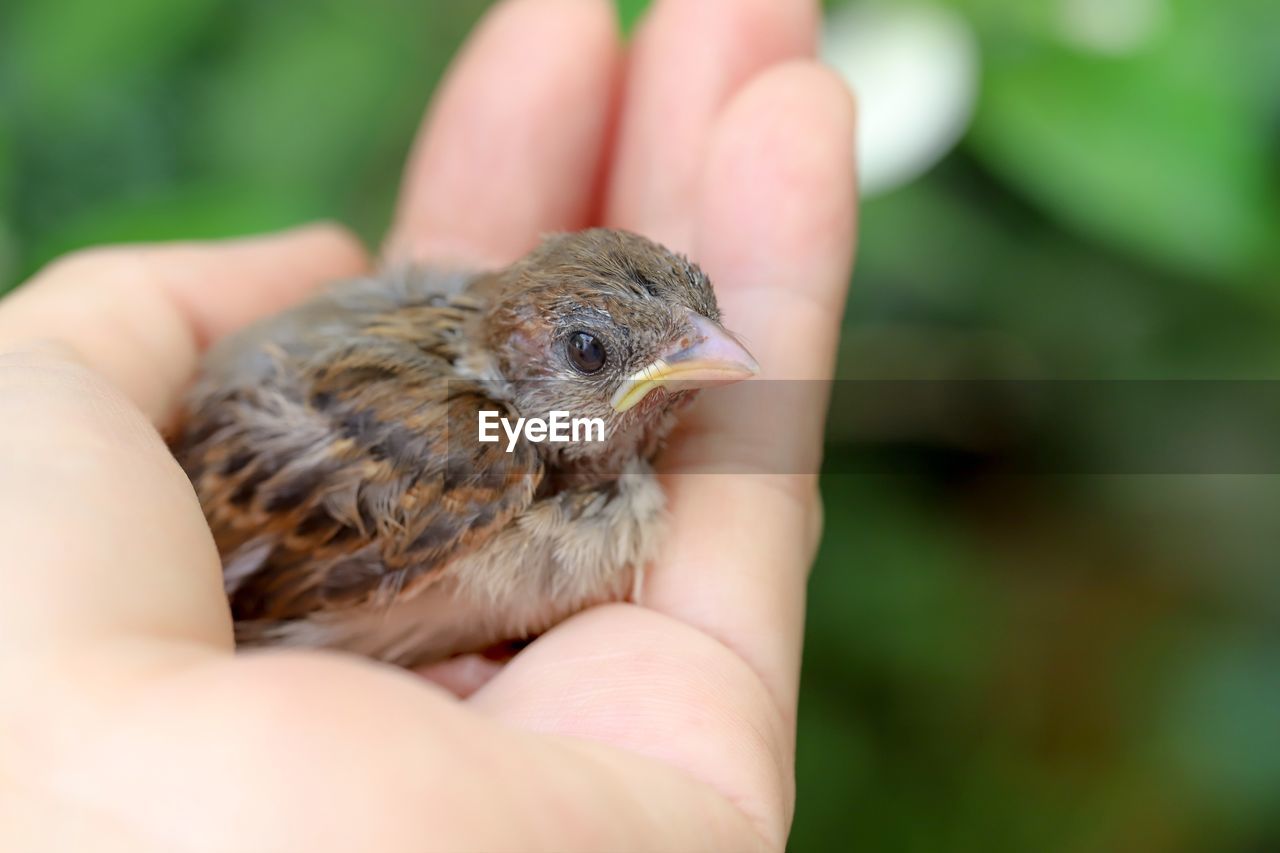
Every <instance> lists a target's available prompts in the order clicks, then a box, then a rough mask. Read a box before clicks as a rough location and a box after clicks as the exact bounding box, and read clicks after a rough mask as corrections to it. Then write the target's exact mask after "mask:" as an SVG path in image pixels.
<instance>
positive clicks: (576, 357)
mask: <svg viewBox="0 0 1280 853" xmlns="http://www.w3.org/2000/svg"><path fill="white" fill-rule="evenodd" d="M604 359H605V352H604V346H603V345H602V344H601V343H600V342H599V341H598V340H596V338H595V336H594V335H589V334H587V333H586V332H574V333H573V334H572V335H570V336H569V363H570V364H572V365H573V368H574V370H577V371H578V372H579V373H586V374H592V373H598V372H599V371H600V368H602V367H604Z"/></svg>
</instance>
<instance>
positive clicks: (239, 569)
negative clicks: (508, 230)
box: [170, 229, 758, 665]
mask: <svg viewBox="0 0 1280 853" xmlns="http://www.w3.org/2000/svg"><path fill="white" fill-rule="evenodd" d="M757 369H758V368H757V365H756V362H755V360H754V359H753V358H752V357H751V355H750V354H749V353H748V352H747V351H746V349H744V348H743V346H742V345H741V344H740V343H738V341H737V340H736V339H735V338H734V337H733V335H731V334H730V333H729V332H727V331H725V329H724V327H723V326H721V325H720V311H719V309H718V307H717V305H716V298H715V293H714V292H713V290H712V288H711V283H710V281H709V280H708V279H707V277H706V275H704V274H703V273H702V271H701V270H700V269H698V267H697V266H695V265H693V264H691V263H690V262H689V261H687V260H686V259H684V258H683V257H680V256H678V255H675V254H673V253H671V252H670V251H668V250H666V249H664V248H663V247H661V246H659V245H657V244H655V243H652V242H650V241H649V240H646V239H644V238H643V237H639V236H637V235H634V234H629V233H626V232H621V231H614V230H608V229H594V230H590V231H583V232H580V233H575V234H563V235H557V236H553V237H550V238H548V239H546V240H545V241H544V242H543V243H542V244H541V245H540V246H539V247H538V248H537V249H535V250H534V251H533V252H531V253H530V254H529V255H527V256H526V257H525V258H523V259H522V260H520V261H518V262H516V263H514V264H512V265H511V266H510V267H507V268H505V269H501V270H497V271H489V272H474V273H464V274H459V273H443V272H440V271H435V270H424V269H417V270H407V271H403V272H401V273H398V274H396V275H389V274H388V275H381V276H378V277H374V278H369V279H364V280H357V281H352V282H346V283H343V284H340V285H337V286H335V287H333V288H331V289H330V290H328V291H327V292H325V293H323V294H322V295H320V296H319V297H317V298H315V299H313V300H312V301H310V302H308V303H306V304H303V305H301V306H299V307H297V308H295V309H293V310H290V311H288V312H286V313H284V314H281V315H278V316H276V317H273V318H270V319H268V320H266V321H265V322H262V323H260V324H258V325H256V326H252V327H250V328H248V329H246V330H244V331H243V332H241V333H239V334H237V335H234V336H232V337H230V338H228V339H226V340H224V341H222V342H221V343H220V344H219V345H218V346H216V347H215V348H214V349H212V350H211V351H210V352H209V354H208V356H207V357H206V359H205V361H204V364H203V368H202V371H201V375H200V376H199V378H198V379H197V381H196V383H195V385H194V387H193V388H192V390H191V392H190V394H189V395H188V397H187V399H186V404H185V407H184V411H183V413H182V416H181V418H180V419H179V424H178V426H177V427H176V429H175V431H174V433H173V435H172V437H171V441H170V445H171V447H172V449H173V452H174V454H175V456H176V457H177V459H178V461H179V462H180V463H181V464H182V466H183V468H184V469H185V470H186V472H187V474H188V476H189V477H190V478H191V481H192V483H193V484H194V486H195V489H196V493H197V494H198V495H199V498H200V502H201V505H202V506H203V508H204V512H205V515H206V517H207V519H208V521H209V526H210V528H211V529H212V531H213V535H214V539H215V541H216V543H217V546H218V549H219V552H220V553H221V555H222V561H223V578H224V582H225V587H226V592H227V596H228V598H229V600H230V603H231V611H232V615H233V616H234V618H235V627H236V638H237V642H238V643H240V644H241V645H291V646H322V647H331V648H340V649H346V650H349V651H353V652H356V653H359V654H364V655H368V656H370V657H374V658H378V659H381V660H386V661H390V662H394V663H398V664H402V665H416V664H422V663H427V662H431V661H435V660H439V659H442V658H446V657H449V656H451V655H455V654H459V653H464V652H470V651H478V650H482V649H485V648H487V647H490V646H493V645H495V644H497V643H501V642H505V641H508V640H516V639H522V638H527V637H530V636H533V635H535V634H538V633H541V632H543V631H545V630H547V629H548V628H550V627H551V626H552V625H554V624H555V623H557V622H559V621H560V620H562V619H565V618H566V617H568V616H570V615H572V614H573V613H575V612H577V611H579V610H581V609H583V608H585V607H589V606H592V605H595V604H599V603H603V602H607V601H616V600H621V599H624V598H626V596H627V595H628V593H629V592H630V591H631V590H632V589H633V587H634V586H635V585H637V584H638V581H639V577H640V573H641V572H642V571H643V569H644V566H645V564H646V563H647V562H648V561H650V560H651V559H652V558H653V557H654V555H655V553H656V550H657V547H658V545H659V542H660V538H661V530H662V521H663V515H664V498H663V494H662V491H661V489H660V487H659V485H658V483H657V481H656V479H655V477H654V475H653V473H652V470H651V468H650V463H651V462H652V460H653V457H654V456H655V454H657V452H658V451H659V450H660V448H661V447H662V444H663V440H664V439H665V437H666V436H667V434H668V433H669V432H670V430H671V428H672V426H673V424H674V421H675V415H676V412H677V410H678V408H679V407H680V406H681V405H682V404H683V403H684V402H686V401H688V400H689V399H690V395H691V394H693V393H694V391H695V389H696V388H698V387H701V386H704V385H707V384H711V383H719V382H727V381H735V380H739V379H743V378H746V377H748V376H750V375H752V374H754V373H755V372H756V371H757ZM553 412H563V413H567V414H568V415H571V416H572V417H573V418H583V419H599V423H600V424H602V425H603V427H604V429H603V436H601V434H600V431H599V430H598V429H596V430H593V429H585V430H582V431H581V432H580V433H578V434H577V435H576V436H569V437H568V438H569V440H566V441H551V440H542V441H538V440H535V439H536V438H538V437H539V436H538V435H536V434H535V433H534V432H533V431H532V430H528V431H525V432H524V433H522V434H520V435H518V436H517V437H515V438H514V439H509V437H508V435H507V434H506V433H504V432H503V431H502V430H499V431H498V434H499V439H500V440H498V441H481V440H480V438H481V429H480V426H481V418H482V413H495V414H490V415H484V417H486V418H488V419H489V421H490V423H491V424H496V423H498V418H505V419H507V421H508V423H509V424H515V423H518V419H519V418H525V419H533V418H542V419H544V420H551V418H552V413H553ZM561 437H562V438H563V437H565V436H561ZM575 437H576V439H577V440H573V439H574V438H575ZM601 438H603V440H600V439H601Z"/></svg>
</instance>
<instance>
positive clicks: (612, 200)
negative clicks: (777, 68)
mask: <svg viewBox="0 0 1280 853" xmlns="http://www.w3.org/2000/svg"><path fill="white" fill-rule="evenodd" d="M818 20H819V17H818V7H817V4H816V3H814V2H812V0H700V1H699V2H696V3H690V2H683V0H663V1H662V2H659V3H657V4H656V5H655V6H654V7H653V8H652V10H651V11H650V13H649V14H648V15H647V16H646V17H645V19H644V20H643V21H642V22H641V25H640V28H639V30H638V32H637V33H636V37H635V41H634V47H633V49H632V56H631V68H630V70H629V72H628V79H627V89H626V93H625V98H624V100H625V104H626V111H625V115H624V117H623V121H622V126H621V128H620V131H619V134H618V146H617V152H616V154H615V158H614V159H615V163H616V166H615V169H614V175H613V178H612V181H611V184H610V187H609V199H608V206H607V219H608V220H609V221H610V222H611V223H613V224H615V225H617V226H619V227H624V228H629V229H631V230H635V231H640V232H642V233H645V234H649V235H650V236H653V237H655V238H656V239H658V240H660V241H662V242H664V243H666V244H668V245H670V246H673V247H674V248H678V249H682V250H687V249H688V248H689V247H690V244H691V242H692V230H693V224H692V218H693V212H692V208H693V207H694V204H695V201H696V194H697V187H698V184H699V183H700V178H701V174H702V170H703V167H704V157H705V153H706V146H707V143H708V141H709V136H710V133H711V130H712V128H713V127H714V126H715V123H716V120H717V116H718V115H719V114H720V112H721V110H722V109H723V108H724V105H725V104H726V103H727V102H729V101H730V100H731V99H732V98H733V97H734V95H735V93H736V92H738V91H740V89H741V88H742V87H743V86H744V85H746V83H747V81H749V80H751V79H753V78H754V77H755V76H756V75H758V74H760V73H761V72H762V71H763V70H764V69H768V68H770V67H771V66H773V65H775V64H776V63H779V62H786V61H788V60H791V59H794V58H796V57H804V56H812V55H813V53H814V51H815V45H816V40H817V27H818Z"/></svg>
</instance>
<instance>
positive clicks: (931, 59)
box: [822, 2, 978, 196]
mask: <svg viewBox="0 0 1280 853" xmlns="http://www.w3.org/2000/svg"><path fill="white" fill-rule="evenodd" d="M822 58H823V59H824V60H825V61H826V62H827V63H828V64H830V65H831V66H832V67H833V68H834V69H835V70H836V71H837V72H839V73H840V74H841V75H842V76H843V77H844V78H845V80H846V81H847V82H848V83H849V85H850V86H852V87H853V89H854V92H855V93H856V94H857V96H858V152H857V156H858V170H859V182H860V185H861V191H862V195H863V196H869V195H875V194H877V193H883V192H885V191H887V190H890V189H893V188H894V187H897V186H900V185H902V184H905V183H907V182H908V181H911V180H913V179H915V178H917V177H919V176H920V175H921V174H923V173H924V172H925V171H927V170H928V169H929V168H930V167H931V166H933V165H934V164H935V163H937V162H938V161H939V160H941V159H942V157H943V156H944V155H946V153H947V152H948V151H950V150H951V149H952V148H953V147H954V146H955V144H956V143H957V142H958V141H959V140H960V138H961V137H962V136H963V135H964V132H965V130H966V129H967V128H968V126H969V120H970V118H971V117H972V115H973V106H974V101H975V99H976V97H977V91H978V45H977V39H976V38H975V37H974V35H973V31H972V30H971V29H970V28H969V25H968V23H967V22H966V21H965V20H964V19H963V18H961V17H960V16H959V15H957V14H955V13H954V12H952V11H950V10H948V9H945V8H943V7H941V6H935V5H927V4H920V5H914V4H913V5H901V4H893V5H883V4H880V3H875V2H858V3H853V4H851V5H846V6H840V7H837V8H835V9H833V10H831V11H830V12H829V13H828V15H827V19H826V22H825V25H824V27H823V33H822Z"/></svg>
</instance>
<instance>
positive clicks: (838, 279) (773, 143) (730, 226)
mask: <svg viewBox="0 0 1280 853" xmlns="http://www.w3.org/2000/svg"><path fill="white" fill-rule="evenodd" d="M855 121H856V107H855V103H854V99H853V96H852V93H851V92H850V91H849V89H848V87H847V86H846V85H845V84H844V82H843V81H842V80H841V79H840V78H839V77H838V76H837V75H836V74H835V73H834V72H832V71H831V70H829V69H827V68H826V67H824V66H822V65H821V64H819V63H817V62H813V61H807V60H806V61H794V62H788V63H784V64H781V65H778V66H775V67H774V68H772V69H770V70H769V71H767V72H764V73H763V74H761V75H759V76H758V77H757V78H756V79H754V80H753V81H752V82H751V83H749V84H748V85H747V86H746V87H745V88H744V89H743V90H742V91H741V92H739V93H738V95H737V96H736V97H735V98H734V99H733V100H732V101H731V102H730V103H729V104H728V105H727V106H726V107H725V110H724V112H723V113H722V114H721V116H720V118H719V120H718V121H717V124H716V128H715V131H714V133H713V136H712V140H711V144H710V150H709V152H708V156H707V161H708V162H707V172H706V175H705V176H704V181H703V184H702V195H701V199H700V202H699V214H698V223H699V225H698V249H699V256H700V259H702V260H703V262H704V263H705V264H706V265H708V266H710V267H712V268H713V269H714V270H717V271H719V273H720V281H723V283H724V285H725V287H726V290H728V291H732V290H735V289H754V288H757V287H764V288H771V289H778V290H781V289H790V290H792V291H794V292H797V293H800V294H802V295H805V296H808V297H812V298H813V299H815V300H817V301H818V302H819V303H820V304H821V305H822V306H823V307H825V308H826V309H827V310H828V311H830V312H833V314H834V316H836V317H838V316H839V314H840V313H841V309H842V306H843V294H844V287H845V285H846V284H847V282H848V277H849V268H850V266H851V264H852V251H853V241H854V235H855V230H856V218H857V217H856V180H857V179H856V165H855V143H854V128H855ZM720 281H718V283H720ZM729 298H730V300H731V301H732V299H733V297H732V295H729ZM744 331H747V333H748V334H752V331H751V330H744Z"/></svg>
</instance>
